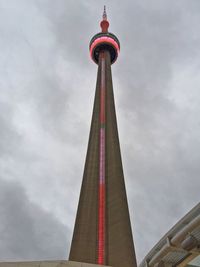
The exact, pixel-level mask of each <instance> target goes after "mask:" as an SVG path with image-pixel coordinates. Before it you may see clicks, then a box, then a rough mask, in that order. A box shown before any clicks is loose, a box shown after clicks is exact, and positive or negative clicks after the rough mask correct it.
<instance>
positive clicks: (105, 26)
mask: <svg viewBox="0 0 200 267" xmlns="http://www.w3.org/2000/svg"><path fill="white" fill-rule="evenodd" d="M102 19H103V20H102V21H101V23H100V26H101V29H102V32H104V33H106V32H108V27H109V21H108V20H107V13H106V6H104V8H103V18H102Z"/></svg>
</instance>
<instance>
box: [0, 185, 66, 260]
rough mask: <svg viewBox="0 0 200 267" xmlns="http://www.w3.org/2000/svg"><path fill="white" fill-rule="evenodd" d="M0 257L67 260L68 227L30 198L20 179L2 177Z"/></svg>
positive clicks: (9, 258)
mask: <svg viewBox="0 0 200 267" xmlns="http://www.w3.org/2000/svg"><path fill="white" fill-rule="evenodd" d="M0 218H1V219H0V236H1V237H0V259H1V261H3V260H39V259H66V258H67V256H68V255H67V247H68V246H69V239H68V231H69V230H68V229H67V227H65V226H64V225H62V224H61V223H60V222H59V221H58V220H57V219H56V218H55V217H54V216H53V215H52V214H50V213H48V212H45V211H44V210H42V209H41V208H40V207H39V206H37V205H35V204H33V203H32V202H30V200H29V199H28V197H27V195H26V193H25V191H24V189H23V187H22V186H21V185H20V184H18V183H17V182H12V181H9V182H6V181H4V180H0Z"/></svg>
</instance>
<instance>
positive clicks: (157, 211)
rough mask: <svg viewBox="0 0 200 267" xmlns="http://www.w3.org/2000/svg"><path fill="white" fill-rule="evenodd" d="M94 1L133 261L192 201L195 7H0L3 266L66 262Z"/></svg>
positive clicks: (87, 96)
mask: <svg viewBox="0 0 200 267" xmlns="http://www.w3.org/2000/svg"><path fill="white" fill-rule="evenodd" d="M104 4H106V5H107V13H108V17H109V20H110V31H111V32H114V33H115V34H116V35H117V36H118V38H119V40H120V42H121V53H120V57H119V59H118V61H117V63H116V64H115V65H114V66H113V83H114V91H115V101H116V108H117V117H118V127H119V136H120V141H121V150H122V158H123V165H124V173H125V179H126V186H127V194H128V198H129V207H130V215H131V221H132V227H133V234H134V240H135V247H136V253H137V259H138V262H140V261H141V260H142V258H143V257H144V256H145V255H146V253H147V252H148V251H149V250H150V249H151V248H152V246H153V245H154V244H155V243H156V242H157V241H158V240H159V239H160V238H161V237H162V236H163V235H164V234H165V233H166V231H168V230H169V229H170V228H171V227H172V226H173V225H174V224H175V223H176V222H177V220H179V219H180V218H181V217H182V216H183V215H184V214H185V213H187V212H188V211H189V210H190V209H191V208H192V207H193V206H195V205H196V204H197V203H198V202H199V200H200V196H199V187H200V179H199V173H200V133H199V132H200V115H199V114H200V75H199V71H200V49H199V47H200V34H199V25H200V15H199V14H200V1H199V0H189V1H188V0H176V1H170V0H167V1H166V0H124V1H120V0H104V1H94V0H85V1H80V0H76V1H73V0H57V1H53V0H29V1H27V0H0V260H1V261H2V260H38V259H67V257H68V252H69V246H70V242H71V237H72V231H73V224H74V220H75V214H76V208H77V203H78V197H79V190H80V185H81V179H82V173H83V167H84V161H85V155H86V148H87V142H88V136H89V127H90V120H91V114H92V105H93V99H94V90H95V83H96V71H97V66H96V65H95V64H94V63H93V62H92V61H91V60H90V58H89V53H88V43H89V41H90V38H91V37H92V36H93V35H94V34H95V33H96V32H98V31H99V30H100V29H99V21H100V19H101V15H102V9H103V5H104Z"/></svg>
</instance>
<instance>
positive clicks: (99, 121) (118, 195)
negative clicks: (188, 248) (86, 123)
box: [69, 7, 136, 267]
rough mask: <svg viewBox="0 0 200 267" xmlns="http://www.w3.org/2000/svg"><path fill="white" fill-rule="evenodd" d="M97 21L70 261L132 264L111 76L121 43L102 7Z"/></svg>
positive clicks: (118, 266)
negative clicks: (91, 103) (90, 103)
mask: <svg viewBox="0 0 200 267" xmlns="http://www.w3.org/2000/svg"><path fill="white" fill-rule="evenodd" d="M100 26H101V28H102V32H100V33H98V34H96V35H95V36H94V37H93V38H92V40H91V42H90V46H89V47H90V55H91V58H92V59H93V61H94V62H95V63H96V64H98V73H97V84H96V93H95V100H94V108H93V115H92V123H91V129H90V136H89V144H88V150H87V156H86V162H85V169H84V174H83V181H82V187H81V193H80V199H79V205H78V211H77V216H76V222H75V227H74V233H73V238H72V244H71V250H70V255H69V260H71V261H79V262H87V263H97V264H101V265H110V266H113V267H136V258H135V250H134V244H133V238H132V231H131V224H130V218H129V211H128V204H127V197H126V189H125V184H124V175H123V169H122V161H121V153H120V146H119V138H118V130H117V121H116V114H115V104H114V95H113V86H112V76H111V64H113V63H114V62H115V61H116V59H117V57H118V53H119V49H120V43H119V41H118V39H117V37H116V36H115V35H114V34H112V33H110V32H108V27H109V22H108V20H107V15H106V11H105V7H104V13H103V20H102V21H101V23H100Z"/></svg>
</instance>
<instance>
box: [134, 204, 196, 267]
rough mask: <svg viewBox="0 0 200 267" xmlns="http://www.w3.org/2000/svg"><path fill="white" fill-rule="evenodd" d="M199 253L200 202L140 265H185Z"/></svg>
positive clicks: (142, 266) (144, 266)
mask: <svg viewBox="0 0 200 267" xmlns="http://www.w3.org/2000/svg"><path fill="white" fill-rule="evenodd" d="M198 255H200V203H198V204H197V205H196V206H195V207H194V208H193V209H192V210H191V211H190V212H189V213H187V214H186V215H185V216H184V217H183V218H182V219H181V220H180V221H179V222H178V223H177V224H176V225H175V226H174V227H173V228H172V229H171V230H170V231H169V232H167V233H166V235H164V236H163V238H161V240H160V241H159V242H158V243H157V244H156V245H155V246H154V247H153V248H152V250H151V251H150V252H149V253H148V254H147V256H146V257H145V258H144V260H143V261H142V262H141V264H140V265H139V267H146V266H148V267H152V266H155V265H157V266H161V265H162V264H164V265H165V264H170V265H173V266H176V265H178V264H181V266H185V265H186V264H187V263H189V262H190V261H191V260H192V259H193V258H195V257H197V256H198ZM197 266H198V265H197Z"/></svg>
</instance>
